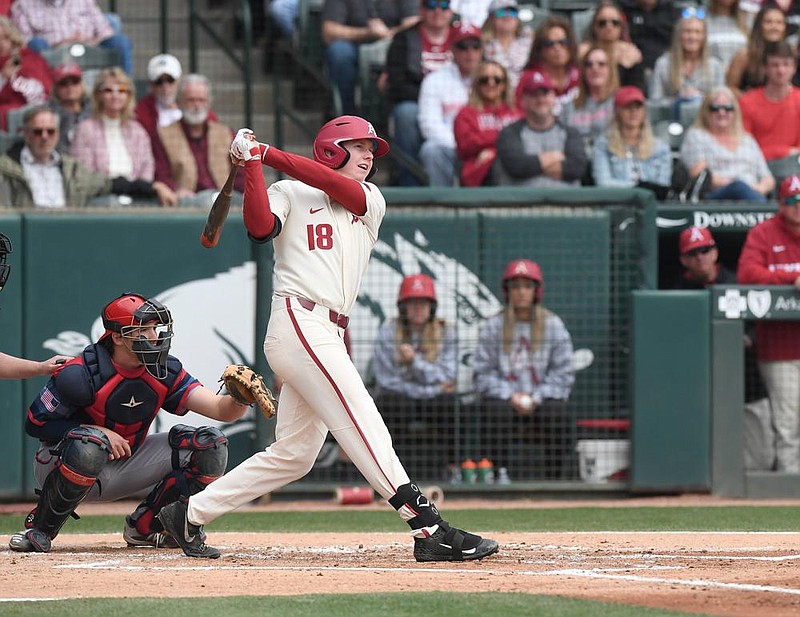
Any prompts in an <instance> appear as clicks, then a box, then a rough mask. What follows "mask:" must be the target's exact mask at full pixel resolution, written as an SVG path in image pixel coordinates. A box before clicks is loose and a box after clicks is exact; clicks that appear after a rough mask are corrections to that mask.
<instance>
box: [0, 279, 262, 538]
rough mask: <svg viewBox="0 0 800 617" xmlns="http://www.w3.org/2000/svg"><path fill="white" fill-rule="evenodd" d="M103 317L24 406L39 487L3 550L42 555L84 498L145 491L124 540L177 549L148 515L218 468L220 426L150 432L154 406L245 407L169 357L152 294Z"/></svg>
mask: <svg viewBox="0 0 800 617" xmlns="http://www.w3.org/2000/svg"><path fill="white" fill-rule="evenodd" d="M102 319H103V326H104V327H105V332H104V333H103V335H102V336H101V337H100V339H99V340H98V341H97V343H93V344H91V345H89V346H87V347H86V348H85V349H84V350H83V352H82V353H81V354H80V355H79V356H78V357H76V358H73V359H71V360H70V361H69V362H67V363H66V364H64V365H63V366H62V367H60V368H58V369H57V370H56V372H55V373H54V374H53V376H52V377H51V378H50V380H49V381H48V382H47V384H46V385H45V386H44V388H43V389H42V391H41V392H40V393H39V395H38V396H37V397H36V399H35V400H34V401H33V403H31V405H30V407H29V408H28V411H27V419H26V422H25V430H26V432H27V433H28V434H29V435H30V436H32V437H35V438H37V439H39V440H40V446H39V448H38V450H37V452H36V456H35V461H34V475H35V478H36V481H37V483H38V484H39V486H41V490H40V491H39V501H38V503H37V505H36V507H35V508H34V509H33V510H32V511H31V512H30V513H29V514H28V516H27V517H26V518H25V529H24V530H23V531H20V532H18V533H15V534H14V535H12V536H11V540H10V541H9V547H10V548H11V550H14V551H18V552H39V553H46V552H48V551H49V550H50V548H51V543H52V540H53V539H54V538H55V537H56V536H57V535H58V532H59V531H60V529H61V527H62V526H63V525H64V523H65V522H66V520H67V519H68V518H69V517H70V516H71V515H74V512H75V508H76V507H77V506H78V504H80V503H81V502H82V501H83V500H90V501H115V500H118V499H123V498H130V497H133V496H135V495H138V494H142V493H143V492H145V491H148V490H149V491H150V492H149V494H148V495H147V496H146V497H145V499H144V501H142V502H141V503H140V504H139V506H138V507H137V508H136V509H135V510H134V511H133V513H132V514H130V515H128V516H126V517H125V524H124V528H123V534H122V537H123V539H124V540H125V541H126V542H127V544H128V545H129V546H152V547H155V548H177V546H178V544H177V543H176V542H175V541H174V539H173V538H171V537H170V536H169V535H168V534H166V533H164V530H163V528H162V526H161V523H160V522H159V521H158V519H157V518H156V515H157V514H158V512H159V511H160V509H161V507H162V506H163V505H165V504H168V503H170V502H172V501H175V500H176V499H178V498H179V497H182V496H183V497H188V496H189V495H193V494H195V493H197V492H199V491H202V490H203V489H204V488H205V487H206V486H207V485H208V484H209V483H211V482H212V481H213V480H215V479H216V478H218V477H219V476H221V475H222V474H223V473H225V467H226V465H227V462H228V440H227V438H226V437H225V435H224V434H223V433H222V432H221V431H220V430H219V429H217V428H214V427H210V426H201V427H194V426H188V425H186V424H176V425H175V426H173V427H172V428H171V429H170V430H169V432H164V433H155V434H152V435H149V434H148V431H149V429H150V425H151V424H152V423H153V420H154V419H155V417H156V414H158V411H159V409H164V410H165V411H168V412H170V413H172V414H175V415H178V416H182V415H184V414H186V413H187V412H188V411H189V410H192V411H196V412H197V413H199V414H202V415H204V416H206V417H208V418H211V419H214V420H218V421H221V422H231V421H234V420H237V419H238V418H240V417H241V416H242V415H243V414H244V413H245V411H246V410H247V408H248V406H247V405H242V404H240V403H237V402H236V401H235V400H234V399H233V398H232V397H230V396H228V395H227V394H225V395H219V394H215V393H214V392H213V391H211V390H209V389H207V388H206V387H204V386H203V385H202V384H201V383H200V382H199V381H198V380H197V379H195V378H194V377H192V375H190V374H189V373H187V372H186V370H185V369H184V368H183V365H182V364H181V362H180V360H178V359H177V358H175V357H174V356H171V355H169V350H170V345H171V343H172V335H173V334H172V316H171V314H170V312H169V310H168V309H167V308H166V307H165V306H164V305H163V304H161V303H160V302H158V301H157V300H154V299H147V298H145V297H144V296H141V295H138V294H133V293H125V294H123V295H121V296H120V297H118V298H116V299H114V300H112V301H111V302H109V303H108V304H107V305H106V306H105V307H104V308H103V312H102Z"/></svg>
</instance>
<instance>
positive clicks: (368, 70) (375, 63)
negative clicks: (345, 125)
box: [358, 39, 392, 133]
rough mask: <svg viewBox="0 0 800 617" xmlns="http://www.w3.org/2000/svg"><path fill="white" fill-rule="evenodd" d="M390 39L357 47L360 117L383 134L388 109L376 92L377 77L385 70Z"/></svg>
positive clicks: (378, 92)
mask: <svg viewBox="0 0 800 617" xmlns="http://www.w3.org/2000/svg"><path fill="white" fill-rule="evenodd" d="M391 43H392V41H391V39H382V40H379V41H375V42H374V43H362V44H361V45H359V46H358V70H359V90H360V93H361V103H360V109H361V115H362V116H364V117H365V118H367V119H368V120H370V122H372V124H374V125H375V127H376V130H377V131H378V132H379V133H385V132H386V131H385V128H386V119H387V116H388V109H387V105H386V97H384V95H383V93H382V92H381V91H379V90H378V83H377V82H378V77H379V76H380V74H381V73H382V72H383V70H384V69H385V68H386V55H387V54H388V53H389V45H391Z"/></svg>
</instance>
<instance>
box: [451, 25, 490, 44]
mask: <svg viewBox="0 0 800 617" xmlns="http://www.w3.org/2000/svg"><path fill="white" fill-rule="evenodd" d="M469 39H474V40H476V41H482V40H483V32H481V29H480V28H478V27H476V26H473V25H472V24H469V23H462V24H458V25H455V26H453V27H452V30H451V31H450V45H456V44H458V43H460V42H461V41H467V40H469Z"/></svg>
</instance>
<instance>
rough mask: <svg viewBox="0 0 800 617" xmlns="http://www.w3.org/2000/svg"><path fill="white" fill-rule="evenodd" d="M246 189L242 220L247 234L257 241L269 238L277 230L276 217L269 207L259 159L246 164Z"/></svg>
mask: <svg viewBox="0 0 800 617" xmlns="http://www.w3.org/2000/svg"><path fill="white" fill-rule="evenodd" d="M244 172H245V188H244V202H243V204H242V218H243V219H244V226H245V227H246V228H247V233H248V234H250V236H251V237H252V238H253V239H255V240H263V239H265V238H268V237H269V235H270V234H271V233H272V231H273V230H274V229H275V215H274V214H272V210H270V207H269V196H268V195H267V185H266V183H265V182H264V174H263V173H262V172H261V165H260V161H259V160H258V159H251V160H249V161H247V162H246V163H245V164H244Z"/></svg>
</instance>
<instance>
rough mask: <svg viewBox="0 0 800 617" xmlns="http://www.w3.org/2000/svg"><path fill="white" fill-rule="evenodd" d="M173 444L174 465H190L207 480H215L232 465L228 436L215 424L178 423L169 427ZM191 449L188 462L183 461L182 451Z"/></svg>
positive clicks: (207, 481) (200, 478)
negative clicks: (198, 425)
mask: <svg viewBox="0 0 800 617" xmlns="http://www.w3.org/2000/svg"><path fill="white" fill-rule="evenodd" d="M169 445H170V446H172V468H173V469H181V468H182V467H184V468H186V469H187V470H188V471H189V472H190V473H192V474H193V475H195V476H196V477H197V478H198V480H200V481H201V482H204V483H205V484H209V483H211V482H212V481H213V480H216V479H217V478H219V477H220V476H221V475H222V474H224V473H225V467H226V466H227V465H228V438H227V437H225V435H224V434H223V433H222V431H220V430H219V429H218V428H214V427H212V426H201V427H194V426H187V425H186V424H176V425H175V426H173V427H172V428H171V429H170V431H169ZM181 450H191V452H192V455H191V458H190V460H189V464H188V465H187V466H182V465H181V464H180V451H181Z"/></svg>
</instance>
